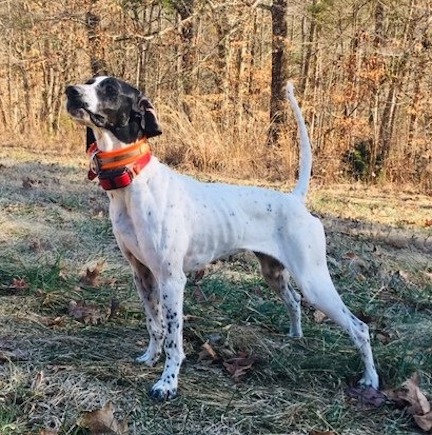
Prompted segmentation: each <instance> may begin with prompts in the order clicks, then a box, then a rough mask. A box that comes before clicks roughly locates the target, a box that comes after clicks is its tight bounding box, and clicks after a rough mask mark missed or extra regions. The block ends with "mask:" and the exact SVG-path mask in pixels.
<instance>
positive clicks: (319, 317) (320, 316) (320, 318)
mask: <svg viewBox="0 0 432 435" xmlns="http://www.w3.org/2000/svg"><path fill="white" fill-rule="evenodd" d="M313 318H314V320H315V322H316V323H323V322H324V321H325V320H327V319H328V317H327V316H326V315H325V314H324V313H323V312H322V311H319V310H315V311H314V313H313Z"/></svg>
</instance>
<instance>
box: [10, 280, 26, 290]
mask: <svg viewBox="0 0 432 435" xmlns="http://www.w3.org/2000/svg"><path fill="white" fill-rule="evenodd" d="M9 288H10V289H12V290H18V291H22V290H27V289H28V288H29V284H28V282H27V281H26V280H25V279H24V278H14V279H13V280H12V282H11V284H10V286H9Z"/></svg>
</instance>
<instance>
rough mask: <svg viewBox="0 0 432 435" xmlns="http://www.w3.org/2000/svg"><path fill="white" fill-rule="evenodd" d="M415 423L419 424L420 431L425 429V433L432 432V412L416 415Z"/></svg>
mask: <svg viewBox="0 0 432 435" xmlns="http://www.w3.org/2000/svg"><path fill="white" fill-rule="evenodd" d="M414 421H415V422H416V423H417V424H418V426H419V427H420V429H423V430H424V431H425V432H430V431H431V430H432V412H428V413H427V414H425V415H415V416H414Z"/></svg>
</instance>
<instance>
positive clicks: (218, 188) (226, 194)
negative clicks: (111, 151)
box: [110, 159, 309, 272]
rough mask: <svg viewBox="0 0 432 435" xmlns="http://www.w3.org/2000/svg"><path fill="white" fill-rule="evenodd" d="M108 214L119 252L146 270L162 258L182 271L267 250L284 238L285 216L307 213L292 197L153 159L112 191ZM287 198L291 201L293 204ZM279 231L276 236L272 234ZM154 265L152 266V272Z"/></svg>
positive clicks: (295, 198) (286, 230)
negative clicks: (204, 178)
mask: <svg viewBox="0 0 432 435" xmlns="http://www.w3.org/2000/svg"><path fill="white" fill-rule="evenodd" d="M110 196H111V207H110V215H111V219H112V222H113V229H114V233H115V235H116V238H117V240H118V242H119V245H120V247H121V249H122V250H123V252H124V251H125V250H127V251H129V252H130V253H131V254H132V255H133V256H134V257H135V258H137V259H138V260H139V261H140V262H141V263H143V264H145V265H146V266H147V267H149V268H150V269H151V270H154V268H157V269H158V268H160V267H161V266H163V261H164V258H168V257H169V261H170V262H175V261H179V262H181V265H179V264H177V265H174V264H173V265H172V266H173V267H174V266H180V267H181V268H182V269H183V271H184V272H188V271H192V270H197V269H200V268H202V267H204V266H205V265H206V264H208V263H210V262H211V261H214V260H216V259H218V258H220V257H223V256H226V255H230V254H234V253H236V252H239V251H242V250H250V251H258V252H263V253H267V252H269V248H270V251H271V252H274V250H275V249H278V247H277V246H272V247H269V243H270V244H273V245H275V244H276V245H277V241H278V240H280V241H281V242H282V240H284V241H285V243H286V241H287V235H288V234H287V233H288V232H289V231H290V225H289V223H290V221H291V220H292V219H294V220H296V219H301V217H299V216H290V215H291V214H294V213H296V214H297V215H299V214H302V213H305V215H309V213H308V212H307V211H306V209H305V208H304V206H303V204H301V202H300V201H299V200H298V198H297V197H293V196H292V195H286V194H283V193H280V192H276V191H272V190H268V189H263V188H257V187H242V186H231V185H225V184H219V183H201V182H199V181H197V180H195V179H192V178H189V177H187V176H183V175H180V174H177V173H175V172H174V171H172V170H171V169H169V168H168V167H166V166H165V165H162V164H160V163H159V162H158V161H157V160H156V159H154V161H153V162H152V163H151V165H149V168H148V171H147V172H146V173H145V174H142V175H141V176H140V177H139V178H137V179H136V180H135V182H134V183H133V185H131V186H130V188H129V190H128V191H127V192H126V191H119V192H116V191H114V192H112V193H110ZM292 202H296V205H295V206H294V207H293V206H292V204H291V203H292ZM277 233H280V235H281V237H279V238H278V237H275V235H276V234H277ZM157 269H156V270H157Z"/></svg>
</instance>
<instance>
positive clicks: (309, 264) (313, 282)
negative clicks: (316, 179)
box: [281, 216, 379, 388]
mask: <svg viewBox="0 0 432 435" xmlns="http://www.w3.org/2000/svg"><path fill="white" fill-rule="evenodd" d="M287 242H288V243H289V249H290V253H292V252H295V255H290V256H289V257H288V256H287V258H285V259H281V261H283V262H284V264H286V265H287V267H288V268H289V270H290V272H291V273H292V275H293V278H294V279H295V280H296V282H297V284H298V286H299V287H300V289H301V291H302V293H303V295H304V297H305V298H306V300H307V301H308V302H309V303H310V304H311V305H313V306H314V307H315V308H317V309H318V310H320V311H322V312H323V313H325V314H326V315H327V316H328V317H329V318H330V319H331V320H333V321H334V322H335V323H337V324H338V325H339V326H340V327H341V328H342V329H343V330H345V331H346V332H347V333H348V334H349V336H350V337H351V339H352V341H353V342H354V344H355V346H356V347H357V348H358V349H359V351H360V356H361V359H362V360H363V363H364V366H365V372H364V376H363V378H362V379H361V381H360V383H362V384H364V385H368V386H372V387H374V388H378V383H379V379H378V375H377V372H376V369H375V365H374V360H373V355H372V349H371V345H370V337H369V328H368V326H367V325H366V324H365V323H363V322H362V321H361V320H359V319H358V318H357V317H356V316H354V314H352V313H351V312H350V310H349V309H348V308H347V307H346V305H345V304H344V302H343V301H342V299H341V297H340V296H339V294H338V293H337V291H336V289H335V287H334V285H333V282H332V280H331V277H330V274H329V271H328V267H327V261H326V252H325V235H324V230H323V227H322V225H321V223H320V222H319V220H318V219H316V218H314V217H312V216H309V217H307V216H305V217H304V219H303V223H302V226H300V227H297V228H296V229H295V231H292V232H291V234H290V236H289V239H288V240H287Z"/></svg>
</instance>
